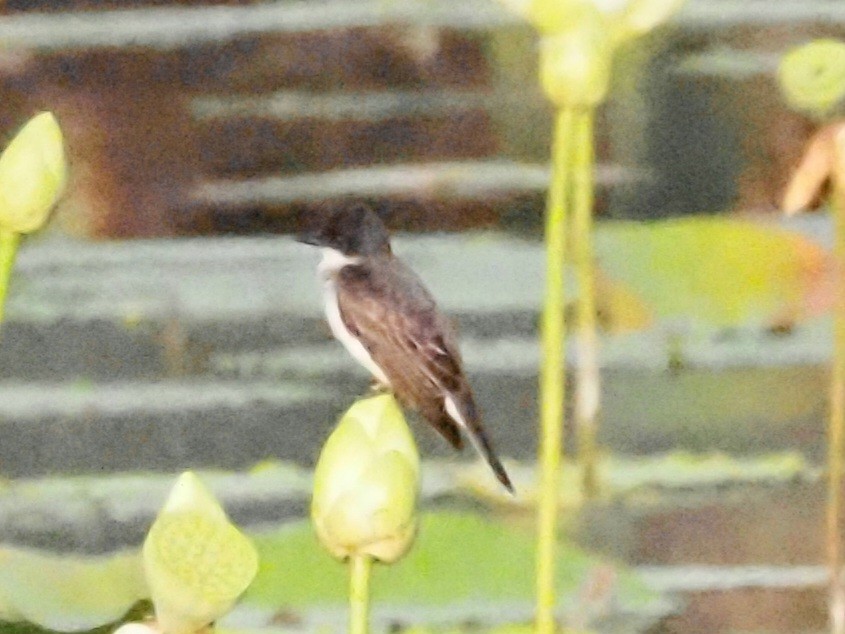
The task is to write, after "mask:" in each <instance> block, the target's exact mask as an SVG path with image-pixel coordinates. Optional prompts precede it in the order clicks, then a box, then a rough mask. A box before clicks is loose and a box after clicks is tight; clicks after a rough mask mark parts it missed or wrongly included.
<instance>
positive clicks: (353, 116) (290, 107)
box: [193, 91, 499, 178]
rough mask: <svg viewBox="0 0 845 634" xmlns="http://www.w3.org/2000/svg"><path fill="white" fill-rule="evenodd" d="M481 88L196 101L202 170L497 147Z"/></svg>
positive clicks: (463, 154)
mask: <svg viewBox="0 0 845 634" xmlns="http://www.w3.org/2000/svg"><path fill="white" fill-rule="evenodd" d="M485 99H488V100H489V96H486V95H485V94H484V93H483V92H468V91H461V92H433V91H427V92H423V91H412V92H409V91H399V92H397V91H383V92H359V93H355V92H345V93H334V94H323V93H319V92H302V91H286V92H279V93H275V94H273V95H270V96H267V97H262V98H255V97H253V98H246V99H244V98H231V97H230V98H223V99H221V98H202V99H198V100H196V101H195V102H194V105H193V110H194V113H195V116H196V117H197V118H198V120H199V121H198V125H197V127H198V130H197V136H198V141H197V143H198V146H199V151H200V155H201V156H202V170H203V173H204V174H206V175H207V176H209V177H237V176H238V175H243V174H249V175H250V177H251V178H256V177H262V176H269V175H276V174H280V173H283V174H298V173H302V172H309V171H310V172H323V171H327V170H330V169H337V168H348V167H363V166H366V165H379V164H384V163H400V164H401V163H406V162H424V161H448V160H456V159H472V158H475V159H481V158H485V157H487V156H491V155H494V154H495V153H496V152H497V151H498V149H499V148H498V147H497V141H496V134H495V131H494V129H493V127H492V123H491V120H490V115H489V114H488V108H489V104H488V105H485V103H484V101H485Z"/></svg>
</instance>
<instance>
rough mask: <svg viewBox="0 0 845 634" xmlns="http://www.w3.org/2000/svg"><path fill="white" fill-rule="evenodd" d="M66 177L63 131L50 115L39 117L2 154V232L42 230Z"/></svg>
mask: <svg viewBox="0 0 845 634" xmlns="http://www.w3.org/2000/svg"><path fill="white" fill-rule="evenodd" d="M66 177H67V162H66V160H65V152H64V145H63V141H62V131H61V129H60V128H59V124H58V122H57V121H56V118H55V117H54V116H53V115H52V113H50V112H42V113H41V114H38V115H36V116H35V117H33V118H32V119H30V120H29V122H28V123H27V124H26V125H25V126H24V127H23V128H22V129H21V131H20V132H18V134H17V136H15V138H14V139H12V142H11V143H9V145H8V147H7V148H6V150H5V151H4V152H3V154H2V155H0V230H2V231H11V232H14V233H30V232H32V231H35V230H36V229H39V228H41V227H42V226H43V225H44V223H45V222H46V221H47V217H48V216H49V214H50V211H51V210H52V209H53V206H54V205H55V204H56V201H57V200H58V199H59V196H61V194H62V191H63V190H64V186H65V181H66Z"/></svg>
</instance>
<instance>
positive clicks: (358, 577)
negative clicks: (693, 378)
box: [349, 555, 373, 634]
mask: <svg viewBox="0 0 845 634" xmlns="http://www.w3.org/2000/svg"><path fill="white" fill-rule="evenodd" d="M372 567H373V558H372V557H370V556H369V555H353V556H352V557H350V558H349V634H367V632H369V629H370V572H371V570H372Z"/></svg>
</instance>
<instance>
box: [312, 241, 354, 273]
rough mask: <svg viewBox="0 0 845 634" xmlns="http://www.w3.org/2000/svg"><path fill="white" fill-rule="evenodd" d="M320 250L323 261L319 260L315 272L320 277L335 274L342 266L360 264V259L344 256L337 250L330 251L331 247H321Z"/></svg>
mask: <svg viewBox="0 0 845 634" xmlns="http://www.w3.org/2000/svg"><path fill="white" fill-rule="evenodd" d="M320 250H321V251H322V252H323V259H322V260H320V264H319V265H317V271H319V273H320V275H321V276H323V277H324V278H325V277H326V276H328V275H331V274H333V273H337V272H338V271H339V270H340V269H342V268H343V267H344V266H349V265H350V264H359V263H360V262H361V258H360V257H356V256H352V255H345V254H343V253H341V252H340V251H338V250H337V249H332V248H331V247H322V248H321V249H320Z"/></svg>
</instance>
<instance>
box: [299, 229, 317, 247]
mask: <svg viewBox="0 0 845 634" xmlns="http://www.w3.org/2000/svg"><path fill="white" fill-rule="evenodd" d="M294 240H296V241H297V242H301V243H302V244H310V245H313V246H315V247H318V246H320V245H321V244H323V241H322V240H320V236H319V234H318V233H317V232H316V231H303V232H302V233H300V234H297V236H296V237H295V238H294Z"/></svg>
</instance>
